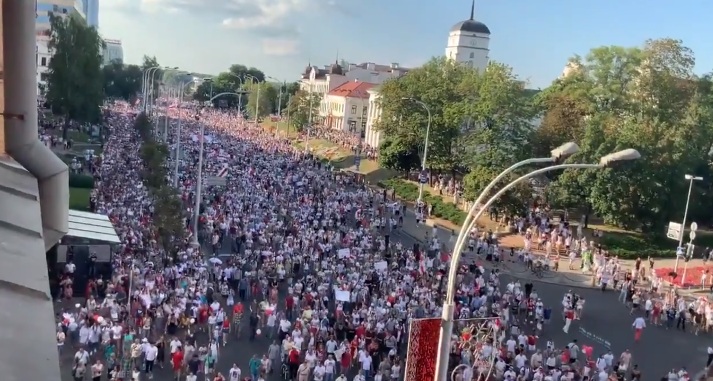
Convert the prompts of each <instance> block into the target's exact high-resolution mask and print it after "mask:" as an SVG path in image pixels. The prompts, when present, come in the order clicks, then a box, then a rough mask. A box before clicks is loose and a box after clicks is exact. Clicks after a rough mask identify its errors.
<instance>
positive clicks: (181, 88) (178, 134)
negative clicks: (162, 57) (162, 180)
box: [173, 81, 202, 188]
mask: <svg viewBox="0 0 713 381" xmlns="http://www.w3.org/2000/svg"><path fill="white" fill-rule="evenodd" d="M192 83H193V81H186V82H181V84H180V85H179V86H178V88H177V91H178V94H177V95H178V105H177V107H178V129H177V130H176V166H175V168H174V171H173V186H174V187H176V188H178V170H179V167H180V163H181V127H182V123H181V117H182V116H183V107H181V106H182V105H183V93H185V92H186V91H185V90H186V87H188V85H190V84H192ZM201 136H202V135H201Z"/></svg>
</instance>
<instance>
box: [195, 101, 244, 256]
mask: <svg viewBox="0 0 713 381" xmlns="http://www.w3.org/2000/svg"><path fill="white" fill-rule="evenodd" d="M223 95H237V96H240V94H239V93H230V92H226V93H220V94H216V95H214V96H213V97H211V98H210V100H208V102H209V103H213V101H214V100H215V99H216V98H218V97H221V96H223ZM200 127H201V129H200V137H199V139H200V148H199V149H198V176H197V178H196V200H195V205H194V208H195V210H194V211H193V241H192V242H191V245H192V246H193V247H196V248H198V247H200V243H199V242H198V219H199V218H200V215H201V198H202V193H203V151H204V149H205V123H200Z"/></svg>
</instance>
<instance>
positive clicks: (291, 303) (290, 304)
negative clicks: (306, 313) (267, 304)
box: [285, 295, 295, 321]
mask: <svg viewBox="0 0 713 381" xmlns="http://www.w3.org/2000/svg"><path fill="white" fill-rule="evenodd" d="M294 308H295V298H294V297H292V295H287V298H285V315H286V316H287V320H290V321H292V312H293V311H294Z"/></svg>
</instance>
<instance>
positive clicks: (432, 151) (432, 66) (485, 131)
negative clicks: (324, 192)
mask: <svg viewBox="0 0 713 381" xmlns="http://www.w3.org/2000/svg"><path fill="white" fill-rule="evenodd" d="M379 102H380V104H381V107H382V114H381V117H380V119H379V121H378V122H377V125H376V128H377V129H379V130H380V131H382V132H383V133H384V134H385V136H386V141H385V144H383V145H382V146H381V147H380V149H379V151H380V153H379V155H380V160H381V162H382V164H383V165H384V166H386V167H389V168H392V169H397V170H404V169H414V168H417V167H419V165H414V163H413V161H414V160H413V156H412V153H413V149H414V147H423V143H424V141H425V135H426V127H427V125H428V111H430V113H431V126H430V133H429V140H428V157H427V160H426V164H427V167H428V168H429V169H430V170H431V175H433V174H434V172H435V173H437V172H450V173H452V174H456V173H461V174H467V175H466V177H465V180H466V181H465V187H466V189H465V195H466V196H467V197H468V198H470V199H474V198H475V197H476V196H477V194H479V192H480V191H481V190H482V189H483V188H484V186H485V185H486V184H487V183H489V182H490V180H492V178H493V177H494V175H497V173H499V172H500V171H501V170H503V169H504V168H506V167H507V166H510V165H511V164H513V163H515V162H516V161H519V160H521V159H523V158H525V157H527V156H528V155H529V154H530V153H531V148H530V143H531V142H532V134H533V124H532V120H533V118H534V116H535V115H536V109H535V107H534V106H533V103H532V102H533V96H532V92H531V91H526V90H525V88H524V86H523V83H522V82H521V81H519V80H518V79H517V77H516V76H515V75H514V74H513V73H512V70H511V69H510V68H509V67H507V66H505V65H502V64H499V63H496V62H493V63H491V64H490V65H489V66H488V68H487V69H486V70H484V71H482V72H480V71H477V70H473V69H472V68H469V67H467V66H465V65H460V64H458V63H454V62H452V61H449V60H446V59H434V60H432V61H430V62H428V63H427V64H426V65H424V66H423V67H421V68H419V69H415V70H412V71H410V72H409V73H408V74H407V75H405V76H403V77H400V78H397V79H393V80H390V81H387V82H386V83H384V85H383V86H382V88H381V90H380V100H379ZM420 102H423V103H420ZM426 108H428V110H426ZM415 162H416V163H418V162H420V159H417V160H415ZM521 188H522V189H525V188H527V187H526V186H523V187H521ZM518 189H519V188H518ZM526 193H527V192H525V191H523V192H521V194H526ZM517 196H519V194H515V193H509V194H508V195H506V196H505V197H503V198H502V199H501V200H499V201H498V203H497V206H499V207H501V208H502V209H503V210H505V211H506V212H511V213H517V212H520V211H522V209H523V206H524V202H523V201H522V199H520V200H519V203H518V202H516V201H514V200H517V199H518V197H517ZM528 198H529V196H528Z"/></svg>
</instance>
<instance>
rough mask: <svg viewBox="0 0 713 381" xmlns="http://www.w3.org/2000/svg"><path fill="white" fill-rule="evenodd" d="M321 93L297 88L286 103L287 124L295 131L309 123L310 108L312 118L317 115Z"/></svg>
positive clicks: (300, 129)
mask: <svg viewBox="0 0 713 381" xmlns="http://www.w3.org/2000/svg"><path fill="white" fill-rule="evenodd" d="M321 101H322V97H321V94H317V93H312V94H310V93H309V92H307V91H303V90H298V91H297V92H296V93H295V95H294V96H292V97H291V98H290V100H289V102H288V104H287V111H286V113H287V114H288V115H289V125H290V126H291V127H293V128H294V129H295V130H297V131H302V130H303V129H304V128H305V127H306V126H307V125H308V124H309V116H310V109H311V114H312V118H314V117H316V116H317V115H319V114H318V113H319V104H320V102H321Z"/></svg>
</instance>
